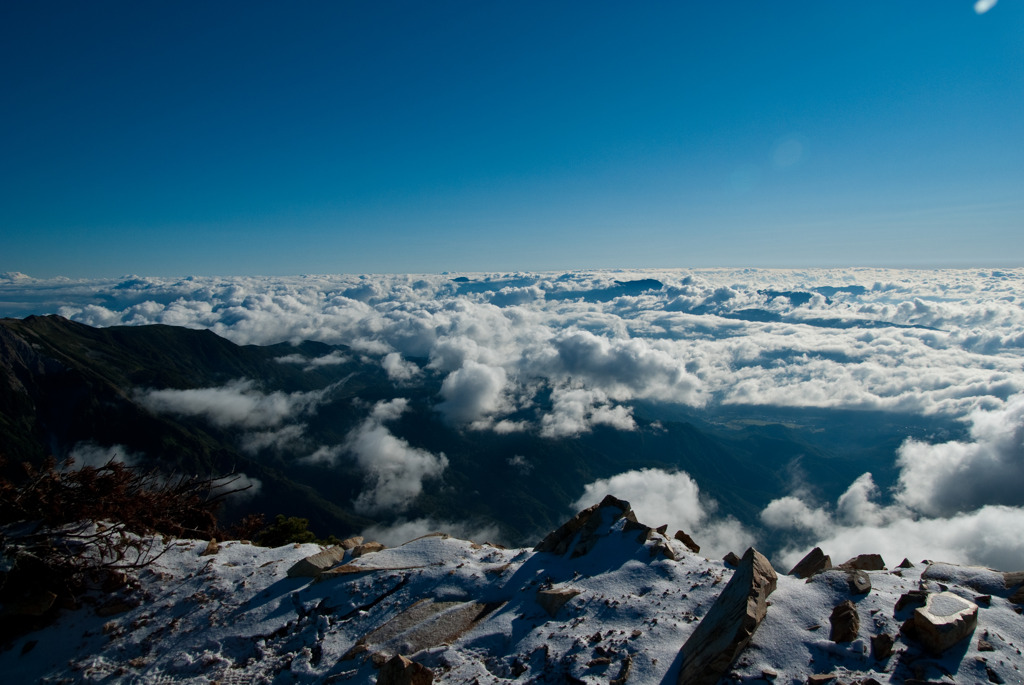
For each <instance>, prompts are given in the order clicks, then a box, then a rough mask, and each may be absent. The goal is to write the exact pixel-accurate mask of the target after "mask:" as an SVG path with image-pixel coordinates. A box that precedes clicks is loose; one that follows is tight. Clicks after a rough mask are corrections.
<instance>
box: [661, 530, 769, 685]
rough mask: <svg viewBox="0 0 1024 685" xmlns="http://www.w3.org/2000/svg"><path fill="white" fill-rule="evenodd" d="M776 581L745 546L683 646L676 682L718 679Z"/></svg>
mask: <svg viewBox="0 0 1024 685" xmlns="http://www.w3.org/2000/svg"><path fill="white" fill-rule="evenodd" d="M777 580H778V576H777V575H776V573H775V569H773V568H772V565H771V563H769V561H768V559H766V558H765V557H764V555H762V554H761V553H760V552H758V551H757V550H755V549H754V548H753V547H751V548H749V549H747V551H746V553H744V555H743V558H742V559H741V560H740V563H739V566H737V568H736V571H735V573H733V575H732V578H731V579H730V580H729V583H728V584H727V585H726V586H725V589H724V590H722V593H721V594H720V595H719V596H718V599H717V600H715V603H714V604H713V605H712V606H711V609H710V610H709V611H708V613H707V615H705V616H704V618H703V619H702V620H701V622H700V624H699V625H698V626H697V629H696V630H694V631H693V633H692V634H691V635H690V638H689V639H688V640H687V641H686V644H684V645H683V648H682V650H681V654H682V657H683V663H682V668H681V669H680V671H679V679H678V681H677V682H678V683H679V684H680V685H712V684H713V683H716V682H718V680H719V679H720V678H721V677H722V676H723V675H724V674H725V672H726V671H727V670H728V669H729V666H730V665H731V664H732V662H733V661H734V660H735V658H736V657H737V656H738V655H739V653H740V652H742V651H743V648H744V647H746V646H747V643H749V642H750V639H751V638H752V637H753V635H754V631H755V630H757V627H758V626H759V625H760V624H761V621H762V620H763V619H764V617H765V614H766V613H767V611H768V602H767V600H768V595H770V594H771V593H772V592H773V591H774V590H775V584H776V582H777Z"/></svg>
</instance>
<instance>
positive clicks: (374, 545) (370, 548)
mask: <svg viewBox="0 0 1024 685" xmlns="http://www.w3.org/2000/svg"><path fill="white" fill-rule="evenodd" d="M382 549H384V545H382V544H380V543H379V542H364V543H363V544H361V545H356V546H355V547H353V548H352V558H353V559H356V558H357V557H361V556H365V555H367V554H370V553H371V552H379V551H381V550H382Z"/></svg>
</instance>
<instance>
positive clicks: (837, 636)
mask: <svg viewBox="0 0 1024 685" xmlns="http://www.w3.org/2000/svg"><path fill="white" fill-rule="evenodd" d="M828 620H829V622H830V623H831V624H832V631H831V632H830V633H829V636H828V639H830V640H832V642H853V641H854V640H856V639H857V633H859V632H860V614H858V613H857V607H856V605H855V604H854V603H853V602H851V601H850V600H846V601H844V602H841V603H840V604H838V605H837V606H836V608H835V609H833V610H832V615H831V616H829V618H828Z"/></svg>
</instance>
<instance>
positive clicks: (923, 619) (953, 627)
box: [914, 592, 978, 654]
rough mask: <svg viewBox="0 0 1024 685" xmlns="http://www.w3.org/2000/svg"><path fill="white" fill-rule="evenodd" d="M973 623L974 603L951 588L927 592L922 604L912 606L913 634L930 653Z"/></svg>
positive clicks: (965, 633)
mask: <svg viewBox="0 0 1024 685" xmlns="http://www.w3.org/2000/svg"><path fill="white" fill-rule="evenodd" d="M977 625H978V605H977V604H975V603H974V602H971V601H968V600H966V599H964V598H963V597H960V596H959V595H955V594H953V593H952V592H938V593H935V594H932V595H928V599H927V601H926V602H925V605H924V606H923V607H918V608H917V609H915V610H914V634H915V636H916V637H917V639H918V640H919V641H920V642H921V644H923V645H924V646H925V648H927V649H928V651H930V652H932V653H933V654H942V653H943V652H945V651H946V650H947V649H949V648H950V647H952V646H953V645H955V644H956V643H957V642H960V640H963V639H964V638H966V637H967V636H969V635H970V634H971V633H973V632H974V629H975V627H977Z"/></svg>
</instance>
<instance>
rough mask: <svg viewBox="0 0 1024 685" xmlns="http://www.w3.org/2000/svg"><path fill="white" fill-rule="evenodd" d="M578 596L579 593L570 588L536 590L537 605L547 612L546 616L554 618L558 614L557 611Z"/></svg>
mask: <svg viewBox="0 0 1024 685" xmlns="http://www.w3.org/2000/svg"><path fill="white" fill-rule="evenodd" d="M578 594H580V591H579V590H574V589H572V588H548V589H545V590H537V604H539V605H540V606H541V608H542V609H544V611H546V612H548V616H550V617H551V618H554V617H555V616H556V615H557V614H558V610H559V609H561V608H562V607H563V606H565V604H566V602H568V601H569V600H570V599H572V598H573V597H575V596H576V595H578Z"/></svg>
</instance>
